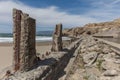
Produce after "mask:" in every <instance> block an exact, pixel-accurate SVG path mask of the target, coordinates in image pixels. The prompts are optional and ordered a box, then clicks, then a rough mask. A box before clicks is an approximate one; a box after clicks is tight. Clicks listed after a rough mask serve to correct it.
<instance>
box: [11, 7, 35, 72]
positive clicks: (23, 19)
mask: <svg viewBox="0 0 120 80" xmlns="http://www.w3.org/2000/svg"><path fill="white" fill-rule="evenodd" d="M20 12H21V13H20ZM18 13H19V14H18ZM13 16H14V17H13V21H14V33H13V37H14V60H13V62H14V64H13V65H14V70H15V71H18V70H19V71H28V70H30V69H31V67H32V66H34V64H35V61H36V59H37V57H36V47H35V43H36V41H35V36H36V21H35V19H33V18H30V17H29V15H28V14H25V13H22V11H20V10H16V9H14V10H13Z"/></svg>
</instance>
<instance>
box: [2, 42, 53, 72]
mask: <svg viewBox="0 0 120 80" xmlns="http://www.w3.org/2000/svg"><path fill="white" fill-rule="evenodd" d="M50 49H51V42H37V43H36V52H37V53H40V54H44V53H45V52H46V51H50ZM12 60H13V44H12V43H0V73H1V72H2V71H3V70H4V69H7V67H8V66H10V65H12Z"/></svg>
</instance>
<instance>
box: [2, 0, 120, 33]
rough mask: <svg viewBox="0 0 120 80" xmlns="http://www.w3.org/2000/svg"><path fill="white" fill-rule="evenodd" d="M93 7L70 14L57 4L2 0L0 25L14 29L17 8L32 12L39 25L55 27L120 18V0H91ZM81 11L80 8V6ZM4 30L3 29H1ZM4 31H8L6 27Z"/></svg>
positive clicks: (31, 14)
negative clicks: (14, 12)
mask: <svg viewBox="0 0 120 80" xmlns="http://www.w3.org/2000/svg"><path fill="white" fill-rule="evenodd" d="M90 1H91V3H89V4H91V7H92V8H88V9H89V11H87V12H84V14H70V13H68V12H65V11H60V10H59V9H60V8H59V7H57V6H49V7H46V8H36V7H32V6H28V5H25V4H23V3H22V2H20V1H19V0H0V27H1V25H2V28H3V25H4V26H5V28H6V27H7V26H9V27H8V28H10V31H12V9H13V8H17V9H20V10H22V11H23V12H25V13H28V14H30V16H32V17H33V18H35V19H36V21H37V27H39V29H40V27H54V26H55V24H57V23H62V24H63V25H64V26H65V27H73V26H80V25H84V24H86V23H93V22H102V21H108V20H113V19H115V18H119V16H120V15H119V14H120V10H119V5H120V0H100V1H96V0H90ZM78 11H79V8H78ZM0 31H3V29H0ZM4 31H8V30H6V29H4Z"/></svg>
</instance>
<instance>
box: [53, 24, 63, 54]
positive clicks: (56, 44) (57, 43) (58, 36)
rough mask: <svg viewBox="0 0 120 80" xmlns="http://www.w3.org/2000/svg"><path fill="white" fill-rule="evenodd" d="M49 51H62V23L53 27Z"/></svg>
mask: <svg viewBox="0 0 120 80" xmlns="http://www.w3.org/2000/svg"><path fill="white" fill-rule="evenodd" d="M51 51H54V52H56V51H62V24H57V25H56V27H55V31H54V34H53V42H52V48H51Z"/></svg>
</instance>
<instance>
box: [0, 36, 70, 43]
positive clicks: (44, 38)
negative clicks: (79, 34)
mask: <svg viewBox="0 0 120 80" xmlns="http://www.w3.org/2000/svg"><path fill="white" fill-rule="evenodd" d="M63 40H69V38H67V37H63ZM36 41H38V42H39V41H52V37H47V36H36ZM0 42H13V38H12V37H0Z"/></svg>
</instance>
